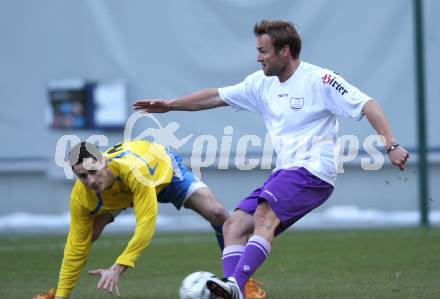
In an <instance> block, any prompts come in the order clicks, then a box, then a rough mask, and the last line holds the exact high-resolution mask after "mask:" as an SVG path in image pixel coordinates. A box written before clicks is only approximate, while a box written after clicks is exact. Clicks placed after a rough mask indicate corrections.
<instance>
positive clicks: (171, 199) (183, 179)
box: [157, 153, 206, 210]
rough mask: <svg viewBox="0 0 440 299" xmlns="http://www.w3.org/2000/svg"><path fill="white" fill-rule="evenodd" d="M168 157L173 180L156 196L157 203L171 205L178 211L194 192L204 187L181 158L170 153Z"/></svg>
mask: <svg viewBox="0 0 440 299" xmlns="http://www.w3.org/2000/svg"><path fill="white" fill-rule="evenodd" d="M169 155H170V158H171V163H172V167H173V178H172V180H171V182H170V184H169V185H168V186H166V187H165V189H163V190H162V191H161V192H160V193H159V194H158V195H157V201H158V202H160V203H172V204H173V205H174V206H175V207H176V209H178V210H180V209H181V208H182V206H183V205H184V203H185V201H186V200H187V199H188V198H189V197H190V196H191V195H192V194H193V193H194V191H196V190H197V189H199V188H202V187H206V185H205V183H203V182H202V181H200V179H199V178H197V177H195V176H194V174H193V173H192V172H191V171H190V170H189V169H188V168H186V166H185V165H184V164H183V161H182V158H181V157H179V156H177V155H173V154H171V153H170V154H169Z"/></svg>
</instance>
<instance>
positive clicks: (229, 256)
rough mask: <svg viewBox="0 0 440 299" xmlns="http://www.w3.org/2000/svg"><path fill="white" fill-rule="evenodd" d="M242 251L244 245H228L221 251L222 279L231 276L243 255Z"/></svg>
mask: <svg viewBox="0 0 440 299" xmlns="http://www.w3.org/2000/svg"><path fill="white" fill-rule="evenodd" d="M243 250H244V245H229V246H226V247H225V249H223V256H222V264H223V275H224V277H229V276H231V275H232V273H233V272H234V269H235V267H236V266H237V263H238V261H239V260H240V258H241V255H242V254H243Z"/></svg>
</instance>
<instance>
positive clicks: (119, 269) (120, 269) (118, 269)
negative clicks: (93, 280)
mask: <svg viewBox="0 0 440 299" xmlns="http://www.w3.org/2000/svg"><path fill="white" fill-rule="evenodd" d="M126 268H127V266H125V265H121V264H114V265H113V266H112V267H111V269H112V270H113V271H115V272H116V273H118V274H121V273H122V272H124V271H125V269H126Z"/></svg>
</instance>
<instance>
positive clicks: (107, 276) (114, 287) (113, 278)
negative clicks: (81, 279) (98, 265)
mask: <svg viewBox="0 0 440 299" xmlns="http://www.w3.org/2000/svg"><path fill="white" fill-rule="evenodd" d="M124 269H125V267H124V266H122V265H118V264H115V265H113V266H112V267H111V268H109V269H96V270H90V271H89V274H90V275H101V279H100V280H99V282H98V284H97V285H96V287H97V288H98V289H103V290H104V291H107V292H109V293H111V294H113V292H115V293H116V295H117V296H121V294H120V293H119V288H118V283H119V278H120V277H121V274H122V272H123V271H124Z"/></svg>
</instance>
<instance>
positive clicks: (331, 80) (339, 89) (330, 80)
mask: <svg viewBox="0 0 440 299" xmlns="http://www.w3.org/2000/svg"><path fill="white" fill-rule="evenodd" d="M321 79H322V82H323V83H324V84H328V85H330V86H331V87H333V88H335V89H336V91H337V92H339V93H340V94H341V95H345V94H346V93H347V92H348V90H347V89H346V88H345V87H344V86H343V85H342V83H339V82H338V81H336V80H335V76H332V75H331V74H325V75H324V76H322V78H321Z"/></svg>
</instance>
